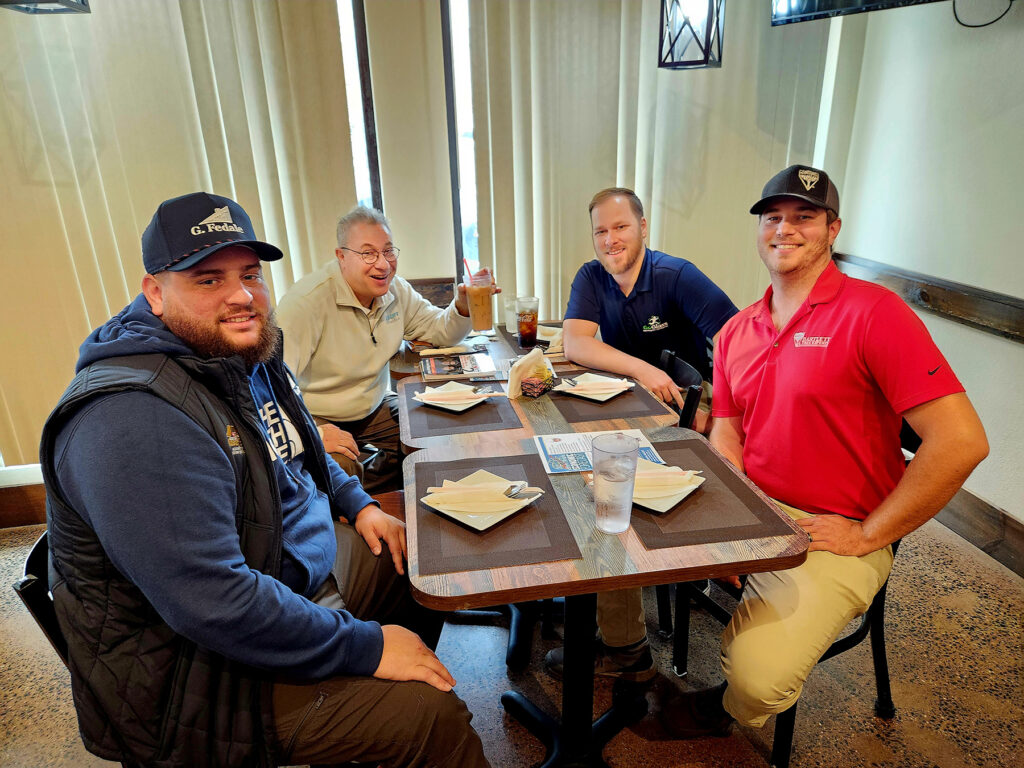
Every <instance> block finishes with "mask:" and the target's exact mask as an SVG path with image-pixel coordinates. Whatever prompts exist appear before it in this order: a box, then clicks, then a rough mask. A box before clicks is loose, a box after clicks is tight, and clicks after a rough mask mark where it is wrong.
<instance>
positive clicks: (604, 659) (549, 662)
mask: <svg viewBox="0 0 1024 768" xmlns="http://www.w3.org/2000/svg"><path fill="white" fill-rule="evenodd" d="M544 669H545V670H547V673H548V674H549V675H551V676H552V677H553V678H555V679H556V680H561V679H562V677H563V676H564V675H565V648H562V647H559V648H553V649H552V650H550V651H548V653H547V655H546V656H545V657H544ZM594 674H595V675H596V676H597V677H608V678H613V679H615V680H624V681H625V682H627V683H646V682H648V681H650V680H652V679H654V676H655V675H656V674H658V670H657V668H656V667H655V666H654V658H653V657H652V656H651V647H650V645H648V643H647V638H644V639H643V640H639V641H637V642H635V643H633V644H632V645H627V646H623V647H621V648H610V647H608V646H607V645H605V644H604V643H602V642H601V641H597V649H596V654H595V658H594Z"/></svg>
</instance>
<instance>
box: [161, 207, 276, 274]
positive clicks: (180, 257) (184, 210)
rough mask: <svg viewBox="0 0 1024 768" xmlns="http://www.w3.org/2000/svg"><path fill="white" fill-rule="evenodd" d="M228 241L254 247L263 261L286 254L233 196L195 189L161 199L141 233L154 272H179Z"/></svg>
mask: <svg viewBox="0 0 1024 768" xmlns="http://www.w3.org/2000/svg"><path fill="white" fill-rule="evenodd" d="M229 245H244V246H245V247H247V248H252V250H253V251H255V252H256V255H257V256H259V257H260V258H261V259H262V260H263V261H277V260H278V259H280V258H283V257H284V254H283V253H281V250H280V249H279V248H277V247H275V246H273V245H270V243H264V242H263V241H262V240H259V239H258V238H257V237H256V233H255V232H254V231H253V228H252V222H251V221H249V215H248V214H247V213H246V212H245V211H244V210H243V209H242V206H240V205H239V204H238V203H236V202H235V201H234V200H229V199H228V198H226V197H221V196H220V195H211V194H208V193H206V192H193V193H192V194H189V195H182V196H181V197H175V198H172V199H170V200H164V202H162V203H160V205H159V207H158V208H157V209H156V213H154V214H153V219H152V220H151V221H150V222H149V226H148V227H146V231H145V232H143V233H142V263H143V265H144V266H145V267H146V272H147V273H149V274H151V275H155V274H156V273H157V272H163V271H165V270H169V271H171V272H180V271H181V270H183V269H188V268H189V267H194V266H195V265H196V264H198V263H199V262H200V261H202V260H203V259H205V258H206V257H207V256H209V255H211V254H213V253H216V252H217V251H219V250H220V249H221V248H227V247H228V246H229Z"/></svg>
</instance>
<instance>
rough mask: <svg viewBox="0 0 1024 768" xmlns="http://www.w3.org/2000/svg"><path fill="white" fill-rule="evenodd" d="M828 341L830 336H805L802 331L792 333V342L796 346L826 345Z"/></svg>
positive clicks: (830, 339)
mask: <svg viewBox="0 0 1024 768" xmlns="http://www.w3.org/2000/svg"><path fill="white" fill-rule="evenodd" d="M830 341H832V337H831V336H807V335H806V334H805V333H804V332H803V331H800V332H799V333H794V334H793V344H794V346H797V347H827V346H828V344H829V342H830Z"/></svg>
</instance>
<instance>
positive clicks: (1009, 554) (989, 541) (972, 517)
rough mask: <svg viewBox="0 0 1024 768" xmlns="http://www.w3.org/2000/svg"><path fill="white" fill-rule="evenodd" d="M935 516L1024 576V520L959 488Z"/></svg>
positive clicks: (983, 550) (952, 529) (955, 531)
mask: <svg viewBox="0 0 1024 768" xmlns="http://www.w3.org/2000/svg"><path fill="white" fill-rule="evenodd" d="M935 519H936V520H938V521H939V522H940V523H942V524H943V525H945V526H946V527H947V528H949V529H950V530H951V531H953V532H954V533H957V534H959V535H960V536H962V537H963V538H965V539H967V541H969V542H971V544H973V545H974V546H976V547H977V548H978V549H980V550H981V551H982V552H985V553H987V554H989V555H991V556H992V558H993V559H995V560H997V561H998V562H1000V563H1002V564H1003V565H1005V566H1006V567H1007V568H1009V569H1010V570H1011V571H1013V572H1014V573H1016V574H1017V575H1018V576H1024V523H1022V522H1020V521H1019V520H1016V519H1014V518H1012V517H1010V516H1009V515H1007V514H1006V512H1004V511H1003V510H1001V509H999V507H995V506H992V505H991V504H989V503H988V502H987V501H985V500H983V499H979V498H978V497H977V496H975V495H974V494H973V493H971V492H970V491H965V490H963V489H960V490H959V491H957V493H956V496H954V497H953V498H952V499H950V501H949V504H947V505H946V506H945V507H943V509H942V510H941V511H940V512H939V514H937V515H936V516H935Z"/></svg>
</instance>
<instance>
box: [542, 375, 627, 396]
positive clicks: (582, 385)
mask: <svg viewBox="0 0 1024 768" xmlns="http://www.w3.org/2000/svg"><path fill="white" fill-rule="evenodd" d="M634 386H635V382H632V381H629V380H628V379H613V378H611V377H609V376H599V375H598V374H596V373H584V374H581V375H579V376H577V377H576V384H575V385H573V384H570V383H569V382H568V381H565V380H564V379H563V380H562V381H560V382H559V383H558V386H557V387H555V389H556V390H558V391H559V392H575V393H576V394H579V395H610V394H614V393H618V392H624V391H625V390H627V389H632V388H633V387H634Z"/></svg>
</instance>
